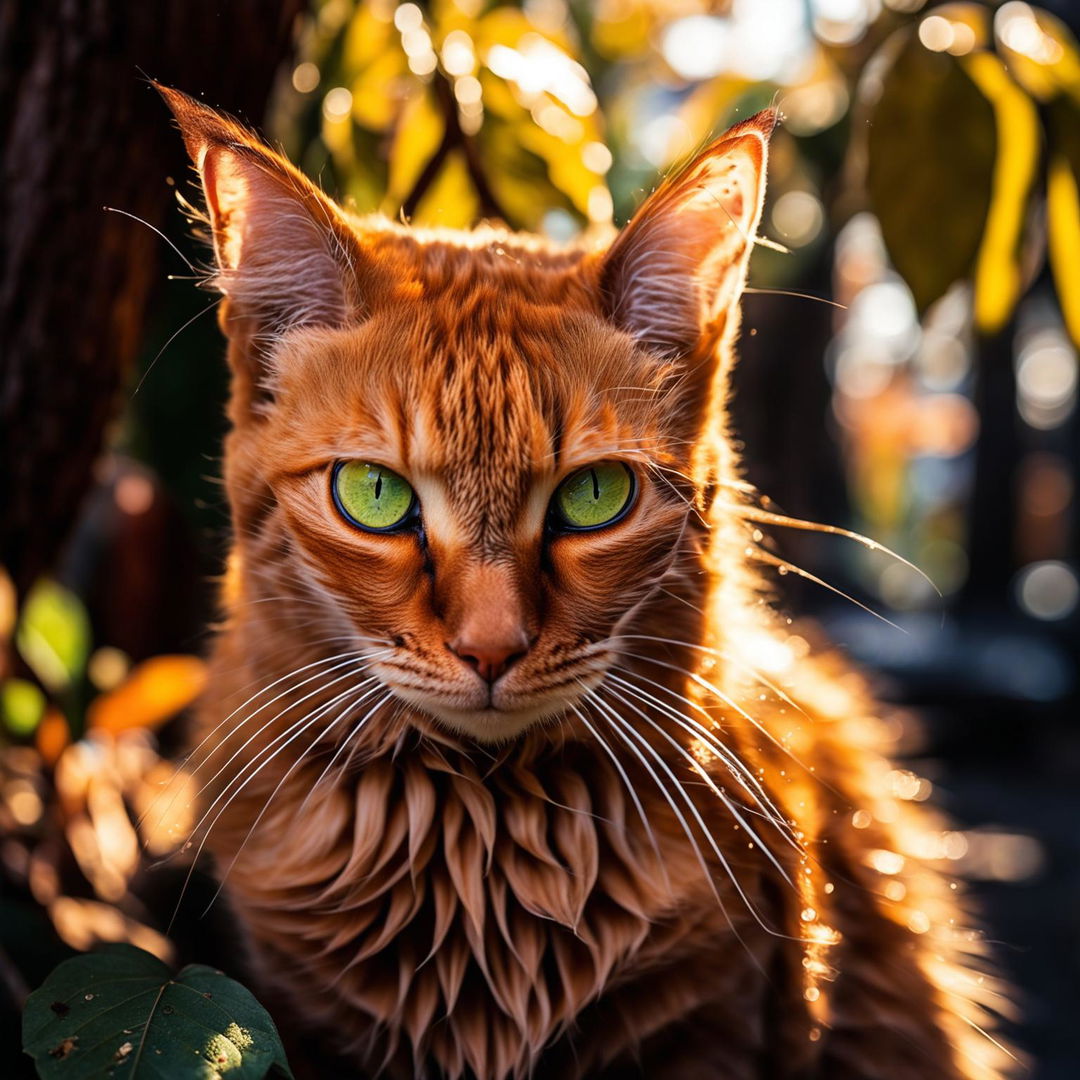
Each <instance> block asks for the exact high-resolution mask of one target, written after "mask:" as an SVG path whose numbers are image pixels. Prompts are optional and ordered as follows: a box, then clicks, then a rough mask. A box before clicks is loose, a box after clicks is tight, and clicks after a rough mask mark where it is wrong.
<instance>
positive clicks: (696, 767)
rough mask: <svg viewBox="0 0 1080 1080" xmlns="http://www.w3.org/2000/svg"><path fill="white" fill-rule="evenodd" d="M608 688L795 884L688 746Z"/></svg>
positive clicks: (788, 881)
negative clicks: (680, 759) (673, 752)
mask: <svg viewBox="0 0 1080 1080" xmlns="http://www.w3.org/2000/svg"><path fill="white" fill-rule="evenodd" d="M620 681H624V680H620ZM624 685H625V684H624ZM629 689H630V690H631V691H633V689H634V688H632V687H629ZM607 690H608V692H609V693H610V694H611V696H612V697H615V698H616V699H618V700H619V701H621V702H622V703H623V704H624V705H626V706H627V707H630V708H632V710H633V711H634V712H635V713H637V715H638V716H640V717H642V719H643V720H645V723H646V724H648V725H649V726H650V727H651V728H652V729H653V730H654V731H657V733H658V734H660V735H662V737H663V738H664V739H665V740H666V741H667V742H669V743H671V745H672V746H674V747H675V750H676V751H677V752H678V753H679V755H680V756H681V757H684V758H686V760H687V761H688V762H689V764H690V767H691V768H692V769H693V771H694V772H697V773H698V774H699V775H700V777H701V779H702V780H704V781H705V784H706V785H707V786H708V789H710V791H711V792H712V793H713V794H714V795H715V796H716V797H717V798H718V799H719V800H720V801H721V802H723V804H724V806H725V808H726V809H727V810H728V812H729V813H730V814H731V815H732V816H733V818H734V819H735V821H737V822H739V824H740V825H741V826H742V827H743V828H744V829H745V831H746V833H747V835H748V836H750V837H751V838H752V839H753V840H754V841H755V842H756V843H757V845H759V847H760V848H761V850H762V851H764V852H765V853H766V855H767V856H768V859H769V861H770V862H771V863H772V864H773V866H775V867H777V869H778V870H780V874H781V876H782V877H783V878H784V880H785V881H786V882H787V883H788V885H791V886H794V883H795V882H794V881H792V879H791V877H789V876H788V874H787V870H786V869H785V868H784V867H783V866H782V865H781V863H780V862H779V861H778V860H777V858H775V855H774V854H773V852H772V850H771V849H770V848H769V847H768V845H767V843H766V842H765V841H764V840H762V839H761V838H760V837H759V836H758V835H757V833H756V832H755V831H754V827H753V826H752V825H751V824H750V823H748V822H747V821H746V820H745V819H744V818H743V815H742V814H741V813H740V812H739V810H738V808H737V807H735V805H734V804H733V802H732V801H731V800H730V799H729V798H728V797H727V794H726V793H725V792H723V791H721V789H720V788H719V787H718V786H717V785H716V783H715V782H714V781H713V779H712V777H710V775H708V773H707V772H705V770H704V769H703V768H702V766H701V762H700V761H698V760H697V759H696V758H694V756H693V755H692V754H691V753H690V752H689V751H688V750H687V748H686V747H685V746H684V745H683V744H681V743H679V742H678V740H676V739H673V738H672V737H671V735H670V734H669V733H667V732H666V731H664V729H663V728H662V727H661V726H660V725H659V724H657V723H656V721H654V720H653V719H652V718H651V717H649V716H647V715H646V714H645V713H644V712H643V711H642V710H640V708H638V707H637V706H636V705H635V704H634V703H633V702H632V701H629V700H627V699H626V698H624V697H623V696H622V694H621V693H620V692H619V691H618V690H616V689H615V688H613V687H611V686H608V687H607ZM684 730H688V729H686V728H685V729H684ZM689 730H691V733H692V729H689ZM773 812H775V813H777V814H778V816H777V819H772V818H769V816H767V815H765V820H766V821H768V822H769V823H770V824H772V825H775V826H778V828H779V827H780V824H779V823H780V822H782V821H783V819H782V818H780V816H779V812H778V811H775V810H774V811H773ZM784 824H785V825H786V823H784ZM780 832H781V835H785V833H784V829H783V828H780ZM785 838H787V837H786V835H785ZM787 839H789V838H787ZM791 842H792V847H793V848H794V849H795V850H796V851H798V852H799V853H800V854H801V849H800V848H799V846H798V845H797V843H795V841H794V840H793V839H792V840H791Z"/></svg>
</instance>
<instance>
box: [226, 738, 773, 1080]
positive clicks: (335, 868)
mask: <svg viewBox="0 0 1080 1080" xmlns="http://www.w3.org/2000/svg"><path fill="white" fill-rule="evenodd" d="M317 775H318V773H317V772H314V773H313V775H312V777H311V778H310V780H311V781H312V782H314V780H315V778H316V777H317ZM310 788H311V785H310V784H309V783H306V782H302V783H298V784H296V785H290V787H289V789H284V790H283V791H282V792H281V793H280V794H281V795H282V796H283V797H282V798H281V799H280V800H275V802H274V803H273V804H272V806H271V811H270V812H269V813H268V815H267V816H266V818H264V820H263V822H262V823H260V825H259V827H258V829H257V830H256V832H255V833H254V834H253V835H252V836H251V838H250V839H249V840H248V842H247V844H246V845H245V846H244V848H243V851H242V853H241V855H240V857H239V859H238V860H237V862H236V865H235V866H234V867H233V868H232V870H231V872H230V874H229V879H228V889H229V892H230V895H231V897H232V900H233V903H234V905H235V906H236V907H237V909H238V912H239V914H240V915H241V917H242V921H243V923H244V924H245V926H246V927H247V929H248V932H249V933H250V935H251V937H252V938H253V939H254V940H253V944H254V945H256V948H255V950H254V952H255V953H256V955H257V956H258V957H259V964H260V967H261V969H262V970H261V971H260V973H259V974H260V975H261V978H262V979H263V980H264V982H267V983H269V984H271V985H273V986H275V987H276V988H277V992H278V995H279V996H280V997H282V998H283V999H286V1000H288V1002H289V1004H290V1012H289V1015H293V1016H298V1017H299V1018H300V1021H301V1025H302V1026H309V1027H311V1028H312V1029H314V1030H317V1031H320V1032H323V1033H331V1041H333V1042H336V1045H337V1049H339V1050H341V1051H344V1052H346V1053H347V1054H348V1055H349V1057H350V1058H352V1059H353V1060H358V1061H359V1062H362V1063H363V1064H364V1065H365V1066H366V1067H368V1068H371V1069H373V1070H374V1069H375V1068H377V1067H380V1066H382V1065H383V1063H384V1061H385V1062H387V1063H389V1065H390V1072H391V1074H393V1073H394V1072H396V1071H397V1068H400V1069H402V1070H403V1072H407V1073H408V1074H410V1075H411V1074H413V1072H414V1070H415V1069H416V1068H419V1069H420V1070H421V1072H420V1075H423V1074H424V1070H425V1068H426V1067H431V1068H432V1070H433V1075H434V1074H445V1075H450V1076H467V1075H480V1076H491V1077H502V1076H512V1075H520V1074H522V1073H523V1072H524V1071H526V1070H527V1069H528V1068H529V1064H530V1063H533V1064H534V1065H535V1063H536V1062H537V1061H538V1060H540V1057H541V1053H542V1051H544V1049H545V1048H549V1047H551V1046H552V1045H553V1044H554V1046H555V1050H554V1053H555V1054H556V1055H557V1056H561V1057H564V1058H565V1060H563V1061H561V1063H560V1065H559V1068H560V1070H561V1072H560V1075H573V1074H574V1073H576V1072H577V1071H578V1070H583V1071H584V1072H586V1073H587V1074H588V1075H596V1070H597V1069H598V1068H600V1067H602V1066H604V1065H607V1064H609V1063H610V1062H611V1061H612V1060H615V1061H618V1060H619V1059H620V1057H621V1056H622V1055H627V1054H629V1053H630V1051H631V1048H632V1047H633V1046H634V1045H635V1044H637V1043H638V1042H640V1041H644V1040H645V1039H647V1038H648V1036H649V1035H650V1033H651V1032H652V1031H653V1030H659V1029H661V1028H664V1027H666V1026H668V1025H669V1024H670V1023H671V1022H672V1021H673V1020H676V1019H678V1018H680V1017H686V1016H690V1015H693V1014H694V1013H695V1012H696V1011H698V1010H700V1009H706V1008H708V1009H710V1010H711V1014H710V1027H711V1028H712V1029H713V1030H715V1029H717V1028H719V1029H721V1030H723V1029H728V1030H729V1031H730V1032H731V1035H730V1037H729V1038H730V1042H731V1046H730V1048H731V1050H732V1052H733V1053H732V1060H733V1062H734V1061H737V1060H740V1059H743V1060H745V1061H746V1062H750V1061H752V1060H754V1059H755V1057H756V1053H755V1051H756V1049H757V1048H758V1047H757V1044H759V1043H760V1041H761V1040H762V1039H763V1038H764V1037H765V1031H764V1028H763V1023H762V1015H763V1010H762V997H763V994H764V993H765V987H766V983H767V979H766V976H765V972H766V971H767V970H768V968H769V967H770V965H771V964H772V963H773V957H774V954H775V952H776V948H777V943H776V939H775V938H772V937H770V936H769V935H768V934H766V933H765V932H764V931H763V930H762V929H761V928H760V927H759V926H758V925H757V924H756V923H755V922H754V920H753V919H752V918H751V917H750V915H749V912H748V909H747V906H746V905H745V904H744V903H741V902H740V901H739V898H738V897H737V896H736V895H735V894H734V891H733V890H732V889H731V888H730V887H729V884H728V882H727V881H726V880H725V879H724V875H723V872H722V871H720V869H719V868H718V867H715V866H712V867H711V869H712V870H713V871H714V872H713V874H712V876H713V878H714V880H715V883H716V887H717V890H718V892H719V900H720V901H721V903H722V907H721V903H718V896H717V894H715V893H714V892H713V891H712V887H711V886H710V884H709V882H708V879H707V878H706V877H705V876H704V874H703V873H702V867H701V864H700V862H699V861H698V856H697V854H695V852H694V849H693V847H692V846H691V845H689V844H688V843H687V842H686V838H685V836H676V832H678V830H679V829H680V826H679V824H678V822H677V820H676V819H675V818H674V816H673V815H669V814H665V813H664V812H662V811H661V812H657V811H656V810H655V809H654V810H652V811H650V814H649V822H650V824H649V829H651V831H652V836H650V835H649V832H648V831H647V829H646V826H645V825H644V824H643V822H642V820H641V818H640V816H639V815H638V812H637V809H636V808H635V806H634V804H633V802H632V801H631V797H630V796H629V795H628V793H627V788H626V787H625V786H624V785H623V784H622V783H621V782H620V778H619V776H618V775H617V773H616V771H615V770H614V768H613V767H612V766H611V764H610V762H607V761H604V760H601V759H599V758H597V757H596V756H595V755H594V754H593V753H590V752H589V751H588V750H586V749H585V748H582V747H580V746H567V747H565V748H563V750H562V751H560V752H555V753H551V754H548V755H546V756H545V757H544V758H543V759H541V760H531V761H503V762H501V763H500V764H499V765H498V766H497V767H496V768H494V769H492V770H491V771H490V772H489V773H488V774H487V775H484V774H483V773H482V772H481V771H480V770H479V769H478V768H477V765H476V764H475V763H474V762H472V761H470V760H469V759H468V758H465V757H454V756H453V755H447V754H444V753H443V752H442V751H440V750H438V749H435V748H430V747H429V748H425V747H424V746H422V745H415V746H413V747H412V748H411V749H410V750H409V751H408V752H407V753H403V754H402V755H400V756H399V757H398V758H396V759H379V760H376V761H373V762H372V763H370V764H369V765H367V766H366V767H364V768H363V769H361V770H359V771H358V772H356V773H354V774H352V775H350V776H348V777H347V778H343V779H342V780H340V781H339V782H338V783H336V784H335V785H333V786H332V787H326V788H325V790H320V791H319V792H318V793H317V795H316V797H315V798H312V799H310V800H308V801H307V802H306V803H305V802H304V801H303V798H304V793H306V792H307V791H309V790H310ZM292 791H296V792H298V793H300V794H298V795H296V796H294V795H293V794H292ZM240 816H241V817H242V816H243V815H240ZM249 820H250V819H249ZM711 827H712V828H714V830H715V835H716V836H717V838H718V839H719V840H720V842H721V843H722V844H723V845H724V847H725V848H726V849H727V851H728V852H731V853H735V854H734V856H733V857H734V858H735V860H736V861H737V865H736V866H734V867H733V868H732V869H733V871H734V873H735V874H736V875H737V877H738V880H739V882H740V885H741V887H742V888H743V889H745V890H748V891H749V892H750V893H751V894H752V897H753V902H754V903H755V904H756V905H757V906H758V907H759V909H764V907H765V906H766V905H767V903H768V899H767V898H768V897H770V896H777V895H781V893H780V891H779V890H776V889H773V888H772V887H771V885H770V883H769V882H768V881H766V880H765V871H764V869H763V867H762V865H761V860H759V859H758V858H757V857H756V856H755V854H754V853H753V851H752V850H750V851H746V847H747V846H746V845H745V844H744V843H742V842H740V838H739V837H738V835H737V833H736V834H735V835H732V836H728V835H726V833H727V832H729V831H730V828H731V826H730V825H728V824H725V823H723V822H719V823H718V822H715V821H714V822H712V823H711ZM238 839H242V833H241V832H237V833H236V834H235V835H233V834H231V833H230V830H229V828H228V825H227V823H226V824H225V828H224V829H223V830H222V832H221V834H220V837H219V841H218V843H219V845H220V848H219V852H218V854H219V858H222V859H226V860H227V859H228V858H230V855H229V851H230V848H235V846H236V841H237V840H238ZM654 841H655V843H656V844H657V845H658V846H662V847H663V849H664V853H665V855H664V861H663V864H661V863H660V862H659V861H658V860H657V857H656V852H655V850H654V847H653V843H654ZM706 850H707V849H706ZM740 850H742V851H745V855H744V857H743V858H741V859H740V858H739V855H738V852H739V851H740ZM708 861H709V862H710V863H711V862H712V860H708ZM226 865H227V864H226ZM729 893H730V895H728V894H729ZM725 911H726V912H727V914H725V913H724V912H725ZM729 916H730V917H731V919H732V920H733V922H732V923H730V924H729V923H728V921H727V920H728V917H729ZM706 943H707V944H706ZM718 1001H719V1002H724V1004H723V1006H722V1007H718V1006H717V1005H716V1003H717V1002H718ZM594 1029H595V1031H594ZM601 1029H602V1030H601ZM620 1029H621V1030H620ZM340 1032H348V1033H349V1036H348V1037H347V1038H343V1037H341V1036H340V1035H339V1034H336V1033H340ZM575 1033H576V1034H575ZM571 1042H572V1043H574V1044H575V1045H574V1046H570V1045H569V1044H570V1043H571ZM560 1044H564V1045H561V1046H560ZM425 1063H427V1064H426V1065H425ZM731 1075H732V1076H733V1077H736V1076H739V1075H742V1074H741V1073H739V1072H733V1073H732V1074H731ZM747 1075H755V1074H752V1073H748V1074H747Z"/></svg>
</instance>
